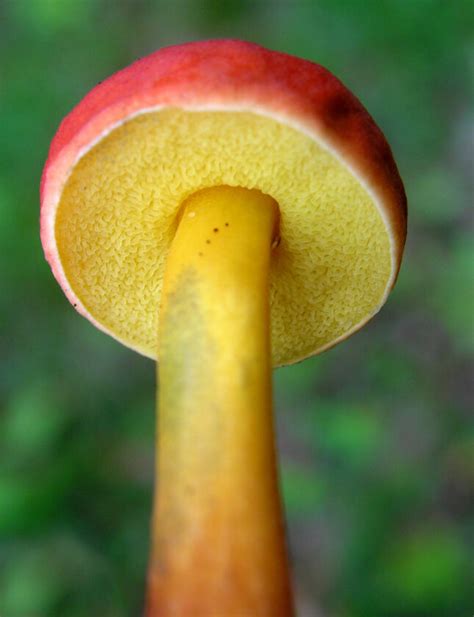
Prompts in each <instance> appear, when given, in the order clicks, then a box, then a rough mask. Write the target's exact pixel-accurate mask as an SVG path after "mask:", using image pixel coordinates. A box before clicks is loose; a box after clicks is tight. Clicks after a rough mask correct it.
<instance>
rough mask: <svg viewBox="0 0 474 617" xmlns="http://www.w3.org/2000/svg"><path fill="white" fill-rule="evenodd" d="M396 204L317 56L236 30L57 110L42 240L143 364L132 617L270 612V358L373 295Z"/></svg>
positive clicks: (273, 596) (283, 569)
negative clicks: (154, 434)
mask: <svg viewBox="0 0 474 617" xmlns="http://www.w3.org/2000/svg"><path fill="white" fill-rule="evenodd" d="M405 233H406V199H405V193H404V189H403V184H402V182H401V179H400V176H399V174H398V171H397V167H396V164H395V162H394V160H393V157H392V153H391V151H390V148H389V146H388V144H387V142H386V141H385V138H384V137H383V135H382V133H381V131H380V130H379V128H378V127H377V126H376V125H375V123H374V121H373V120H372V118H371V117H370V116H369V114H368V113H367V112H366V111H365V109H364V108H363V107H362V105H361V103H360V102H359V101H358V100H357V99H356V98H355V97H354V96H353V95H352V94H351V93H350V92H349V91H348V90H347V89H346V88H345V87H344V86H343V85H342V84H341V82H340V81H338V80H337V79H336V78H335V77H334V76H333V75H332V74H331V73H329V72H328V71H327V70H326V69H324V68H323V67H321V66H319V65H317V64H314V63H312V62H309V61H306V60H302V59H299V58H295V57H292V56H289V55H286V54H282V53H278V52H274V51H269V50H267V49H264V48H262V47H260V46H258V45H255V44H251V43H246V42H242V41H238V40H214V41H205V42H195V43H189V44H185V45H178V46H174V47H169V48H165V49H161V50H159V51H157V52H155V53H154V54H151V55H150V56H148V57H145V58H142V59H141V60H139V61H137V62H135V63H134V64H132V65H131V66H129V67H127V68H125V69H124V70H122V71H119V72H118V73H116V74H115V75H112V76H111V77H110V78H108V79H107V80H105V81H104V82H102V83H100V84H99V85H97V86H96V87H95V88H94V89H93V90H92V91H91V92H90V93H89V94H88V95H87V96H86V97H85V98H84V99H83V100H82V101H81V102H80V103H79V104H78V105H77V107H76V108H75V109H74V110H73V111H72V112H71V113H70V114H69V115H68V116H67V117H66V118H65V119H64V120H63V122H62V123H61V126H60V128H59V130H58V132H57V134H56V136H55V137H54V139H53V141H52V144H51V148H50V152H49V157H48V160H47V162H46V165H45V168H44V172H43V177H42V183H41V239H42V243H43V247H44V251H45V255H46V259H47V260H48V262H49V263H50V265H51V268H52V270H53V273H54V275H55V277H56V279H57V280H58V282H59V284H60V285H61V287H62V289H63V290H64V292H65V294H66V296H67V297H68V299H69V300H70V302H71V303H72V304H73V306H74V307H75V308H76V309H77V311H78V312H79V313H81V314H82V315H83V316H85V317H86V318H87V319H89V320H90V321H91V322H92V323H93V324H94V325H95V326H97V327H98V328H100V329H101V330H103V331H104V332H106V333H108V334H110V335H111V336H113V337H115V338H116V339H117V340H118V341H120V342H122V343H123V344H125V345H127V346H128V347H131V348H132V349H134V350H136V351H138V352H140V353H141V354H144V355H146V356H149V357H150V358H153V359H156V360H158V358H159V364H158V378H159V384H160V385H159V405H158V407H159V415H158V436H159V446H158V456H157V469H156V471H157V473H156V476H157V485H156V491H155V493H156V499H155V506H154V513H153V521H152V547H151V557H150V565H149V575H148V590H147V609H146V611H147V612H146V614H147V615H148V617H157V616H161V615H166V616H168V615H173V616H179V617H191V616H200V617H202V616H205V617H208V616H217V615H218V616H222V615H226V616H227V617H232V616H239V617H242V616H244V615H245V616H252V617H263V616H265V617H268V616H270V615H271V616H272V617H287V616H289V615H291V614H292V594H291V585H290V582H289V566H288V558H287V551H286V545H285V532H284V524H283V516H282V508H281V505H280V496H279V490H278V480H277V470H276V469H277V467H276V456H275V445H274V432H273V419H272V396H271V369H272V366H281V365H286V364H291V363H293V362H297V361H299V360H302V359H304V358H306V357H308V356H311V355H313V354H317V353H320V352H322V351H324V350H326V349H328V348H330V347H332V346H333V345H335V344H336V343H338V342H340V341H342V340H344V339H346V338H347V337H348V336H349V335H351V334H353V333H354V332H356V331H357V330H359V328H361V327H362V326H363V325H364V324H365V323H366V322H367V321H369V319H371V317H373V316H374V315H375V314H376V313H377V311H378V310H379V309H380V308H381V306H382V305H383V304H384V302H385V300H386V299H387V296H388V294H389V292H390V290H391V289H392V287H393V285H394V283H395V280H396V277H397V274H398V270H399V267H400V261H401V256H402V251H403V246H404V241H405Z"/></svg>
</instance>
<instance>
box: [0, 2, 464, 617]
mask: <svg viewBox="0 0 474 617" xmlns="http://www.w3.org/2000/svg"><path fill="white" fill-rule="evenodd" d="M473 17H474V14H473V11H472V6H471V2H468V1H467V0H457V1H456V2H443V1H441V0H413V1H412V2H402V1H399V0H318V1H316V0H314V1H310V0H305V1H301V2H281V1H279V0H274V1H266V2H263V1H257V2H250V1H245V2H237V1H231V2H230V1H229V2H217V1H214V0H200V1H197V0H179V2H178V3H175V2H171V0H159V1H158V0H156V1H152V0H140V1H137V2H135V1H132V0H120V2H109V1H107V0H94V1H93V0H81V1H80V2H77V1H73V0H15V1H13V0H11V1H7V2H6V3H3V4H0V58H1V86H0V117H1V126H2V130H1V132H0V244H1V246H2V248H3V255H4V257H3V259H2V274H1V293H0V324H1V325H0V328H1V331H0V336H1V347H0V353H1V375H0V615H2V617H27V616H28V615H34V616H35V617H126V616H130V617H132V616H136V615H138V614H140V613H141V611H142V601H143V600H142V598H143V587H144V577H145V568H146V560H147V551H148V545H149V537H148V524H149V517H150V510H151V486H152V477H153V448H154V437H153V432H154V418H153V408H154V397H153V389H154V381H153V366H152V364H151V363H150V362H147V361H146V360H144V359H142V358H139V357H137V356H136V355H135V354H132V353H131V352H128V351H127V350H125V349H122V348H121V347H120V346H119V345H118V344H117V343H115V342H113V341H111V340H109V339H108V338H107V337H105V336H104V335H103V334H101V333H100V332H97V331H95V330H94V329H93V328H92V326H90V325H89V324H88V323H86V322H85V321H84V320H81V319H80V318H79V316H78V315H76V314H75V313H74V311H73V309H72V308H71V307H70V306H69V305H68V303H67V301H66V300H65V298H64V297H63V296H62V293H61V291H60V290H59V288H58V286H57V284H56V282H55V281H54V280H53V277H52V276H51V272H50V270H49V267H48V266H47V264H46V263H45V261H44V258H43V255H42V251H41V247H40V242H39V237H38V186H39V180H40V175H41V169H42V166H43V164H44V161H45V158H46V155H47V150H48V144H49V141H50V139H51V137H52V136H53V134H54V131H55V130H56V128H57V126H58V124H59V121H60V120H61V118H62V117H63V116H64V115H65V114H66V113H67V112H68V111H69V110H70V109H71V107H72V106H73V105H74V104H75V103H76V102H77V101H78V100H79V99H80V98H81V97H82V96H83V95H84V94H85V93H86V92H87V91H88V90H89V89H90V88H91V87H92V86H94V85H95V83H96V82H98V81H99V80H101V79H103V78H104V76H107V75H109V74H110V73H112V72H114V71H115V70H117V69H119V68H121V67H122V66H125V65H126V64H128V63H129V62H131V61H132V60H134V59H135V58H137V57H138V56H142V55H144V54H146V53H149V52H151V51H152V50H154V49H156V48H157V47H160V46H163V45H167V44H173V43H179V42H183V41H186V40H194V39H201V38H208V37H222V36H232V37H239V38H246V39H250V40H254V41H256V42H259V43H262V44H264V45H267V46H269V47H271V48H274V49H279V50H281V51H285V52H288V53H292V54H295V55H301V56H304V57H307V58H309V59H311V60H314V61H317V62H320V63H321V64H323V65H326V66H327V67H328V68H329V69H331V70H333V71H334V72H335V73H336V74H337V75H338V76H339V77H340V78H341V79H342V80H343V81H344V82H345V83H346V84H347V85H348V86H349V87H350V88H352V89H353V90H354V92H355V93H356V94H357V95H358V96H359V97H360V98H361V100H362V101H363V103H364V104H365V105H366V106H367V107H368V109H369V110H370V112H371V113H372V114H373V116H374V118H375V119H376V121H377V122H378V123H379V124H380V125H381V127H382V128H383V130H384V132H385V133H386V135H387V137H388V140H389V141H390V143H391V144H392V147H393V149H394V153H395V156H396V159H397V161H398V163H399V166H400V170H401V172H402V176H403V178H404V181H405V185H406V189H407V193H408V198H409V205H410V227H409V237H408V243H407V249H406V255H405V260H404V264H403V266H402V270H401V273H400V277H399V282H398V284H397V287H396V289H395V291H394V292H393V294H392V296H391V298H390V300H389V302H388V304H387V306H386V307H385V308H384V309H383V311H382V312H381V314H380V315H379V316H377V317H376V318H375V319H374V320H373V321H372V322H371V323H370V324H369V325H368V326H367V327H366V328H365V329H364V330H363V331H362V332H360V333H358V334H357V335H356V336H354V337H353V338H351V339H350V340H349V341H347V342H346V343H345V344H344V345H342V346H339V347H337V348H335V349H334V350H331V351H330V352H328V353H326V354H324V355H323V356H321V357H318V358H313V359H310V360H307V361H305V362H303V363H301V364H298V365H296V366H293V367H288V368H285V369H280V370H278V371H277V372H276V374H275V391H276V401H277V408H278V426H279V442H280V443H279V446H280V452H281V459H282V470H281V474H282V487H283V494H284V498H285V502H286V506H287V511H288V518H289V532H290V544H291V551H292V555H293V559H294V563H295V566H296V572H297V576H298V590H299V593H300V594H301V606H302V607H303V604H304V606H309V608H307V609H306V612H304V610H303V608H302V611H301V615H302V616H303V615H304V616H305V617H306V615H308V616H310V615H311V616H312V615H316V614H318V615H319V614H320V615H321V616H323V617H467V616H468V615H471V614H472V609H473V607H474V598H473V595H472V586H471V585H470V581H469V578H468V576H469V559H470V557H471V556H470V555H469V552H468V548H467V547H468V546H469V545H468V539H469V534H470V533H472V520H471V519H470V516H472V499H473V494H472V486H473V485H474V469H473V467H472V446H473V443H472V440H473V437H472V429H471V430H469V413H470V412H472V400H473V397H472V390H471V391H470V379H469V375H470V367H472V351H473V347H474V344H473V334H474V328H473V314H474V312H473V309H474V298H473V296H472V289H473V263H474V261H473V243H472V239H471V237H470V236H469V235H468V231H469V230H468V225H469V206H470V203H469V196H470V194H472V169H471V167H472V146H471V144H470V139H469V134H470V133H472V112H471V111H470V108H471V105H470V100H469V96H470V92H469V83H468V82H469V79H468V75H469V57H470V56H469V53H470V51H472V50H471V48H470V46H471V44H472V40H471V36H470V33H471V31H472V27H473ZM298 599H299V597H298Z"/></svg>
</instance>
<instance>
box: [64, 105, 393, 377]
mask: <svg viewBox="0 0 474 617" xmlns="http://www.w3.org/2000/svg"><path fill="white" fill-rule="evenodd" d="M222 184H227V185H230V186H242V187H246V188H258V189H260V190H261V191H262V192H264V193H267V194H269V195H271V196H272V197H273V198H274V199H276V201H277V202H278V203H279V205H280V210H281V237H282V240H281V243H280V246H279V247H278V248H277V249H276V250H275V252H274V255H273V261H272V272H271V290H270V302H271V319H272V321H271V327H272V347H273V361H274V364H276V365H279V364H287V363H291V362H294V361H296V360H298V359H301V358H303V357H305V356H308V355H311V354H313V353H316V352H317V351H319V350H321V349H322V348H324V347H327V346H329V345H330V344H332V343H334V342H335V341H337V340H338V339H340V338H342V337H344V336H345V335H347V334H348V333H350V332H351V331H352V330H354V329H355V328H357V326H358V325H360V324H361V323H363V322H365V321H366V320H367V319H368V318H369V317H370V316H371V315H372V314H373V313H374V312H376V311H377V310H378V308H379V307H380V305H381V303H382V302H383V300H384V296H385V293H386V291H387V285H388V284H389V281H390V276H391V270H392V264H391V251H390V239H389V235H388V232H387V229H386V226H385V223H384V221H383V220H382V217H381V215H380V212H379V211H378V209H377V208H376V207H375V205H374V203H373V201H372V199H371V197H370V195H369V194H368V193H367V192H366V190H365V189H364V188H363V186H362V185H361V184H360V183H359V181H358V180H357V179H356V178H355V177H354V176H353V175H352V174H351V173H350V172H349V171H348V170H347V169H346V168H345V166H344V165H343V164H341V163H340V162H339V161H338V160H337V159H336V158H334V156H332V155H331V154H330V153H329V152H327V151H326V150H324V149H323V148H322V147H321V146H319V145H318V144H317V143H315V141H314V140H312V139H311V138H310V137H309V136H307V135H305V134H303V133H301V132H299V131H297V130H296V129H294V128H291V127H289V126H287V125H285V124H282V123H281V122H278V121H276V120H274V119H272V118H269V117H265V116H261V115H258V114H256V113H250V112H228V111H183V110H178V109H164V110H161V111H155V112H150V113H146V114H143V115H140V116H136V117H135V118H133V119H130V120H128V121H127V122H125V123H124V124H123V125H121V126H119V127H118V128H116V129H114V130H113V131H112V132H111V133H110V134H108V135H107V136H106V137H105V138H103V139H102V140H101V141H99V142H98V143H97V144H96V145H95V146H94V147H93V148H92V149H90V150H89V151H88V152H87V153H86V154H85V155H84V156H83V157H82V158H81V159H80V161H79V162H78V164H77V165H76V166H75V167H74V169H73V171H72V173H71V175H70V177H69V179H68V181H67V183H66V186H65V188H64V190H63V193H62V196H61V200H60V203H59V206H58V212H57V218H56V227H55V233H56V241H57V245H58V250H59V256H60V259H61V262H62V266H63V268H64V272H65V275H66V277H67V279H68V282H69V284H70V286H71V289H72V290H73V292H74V293H75V295H76V296H77V297H78V299H79V300H80V301H81V302H82V304H83V305H84V307H85V308H86V309H87V311H88V312H89V313H90V315H91V317H92V318H93V319H95V320H96V321H97V322H98V323H99V324H101V325H102V327H103V328H105V329H106V330H108V331H109V332H110V333H111V334H112V335H113V336H115V337H116V338H118V339H119V340H120V341H122V342H123V343H125V344H126V345H129V346H130V347H133V348H134V349H137V350H138V351H140V352H141V353H143V354H145V355H148V356H150V357H156V348H157V335H158V332H157V323H158V307H159V302H160V290H161V284H162V278H163V272H164V267H165V261H166V255H167V252H168V247H169V245H170V242H171V240H172V238H173V234H174V231H175V229H176V224H177V223H176V215H177V213H178V210H179V207H180V205H181V203H182V202H183V200H184V199H185V198H186V197H188V196H189V195H190V194H191V193H193V192H194V191H196V190H199V189H202V188H205V187H210V186H217V185H222ZM242 216H245V212H242ZM216 301H218V299H217V300H216Z"/></svg>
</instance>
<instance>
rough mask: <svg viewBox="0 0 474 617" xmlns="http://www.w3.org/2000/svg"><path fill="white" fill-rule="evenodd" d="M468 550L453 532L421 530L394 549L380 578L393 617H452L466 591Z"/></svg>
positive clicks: (397, 544) (383, 567) (400, 539)
mask: <svg viewBox="0 0 474 617" xmlns="http://www.w3.org/2000/svg"><path fill="white" fill-rule="evenodd" d="M468 568H469V554H468V549H467V547H466V546H465V545H463V543H462V542H461V540H460V539H459V538H458V537H457V536H456V535H455V534H454V533H453V532H451V531H450V530H448V529H443V528H430V527H428V529H418V530H417V531H416V533H411V534H410V535H408V536H407V537H405V538H403V539H402V538H399V539H398V541H397V543H396V545H394V546H391V547H390V550H389V551H388V553H387V555H386V557H385V562H384V564H383V565H382V567H381V570H380V573H379V576H378V592H379V593H380V594H381V595H383V597H385V598H386V599H387V602H388V603H389V604H390V611H386V613H387V614H390V615H400V613H402V612H404V614H409V615H411V614H416V615H418V614H420V615H422V614H423V615H428V614H429V615H438V614H445V613H444V611H445V610H447V609H449V611H450V614H454V612H455V611H456V610H457V609H456V607H457V606H458V605H459V603H460V600H461V602H462V598H463V595H464V590H465V589H466V583H467V576H468Z"/></svg>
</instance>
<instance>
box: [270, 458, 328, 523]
mask: <svg viewBox="0 0 474 617" xmlns="http://www.w3.org/2000/svg"><path fill="white" fill-rule="evenodd" d="M281 482H282V493H283V500H284V502H285V507H286V509H287V510H288V513H289V514H290V516H291V515H295V516H305V515H306V516H308V515H309V514H313V515H314V513H315V512H316V511H317V510H318V509H319V507H320V505H321V503H322V501H323V499H324V494H325V486H324V480H323V479H322V478H321V477H319V478H318V477H317V476H316V474H315V473H314V471H313V470H308V469H305V468H301V467H296V466H294V465H286V466H285V467H283V469H282V471H281Z"/></svg>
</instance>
